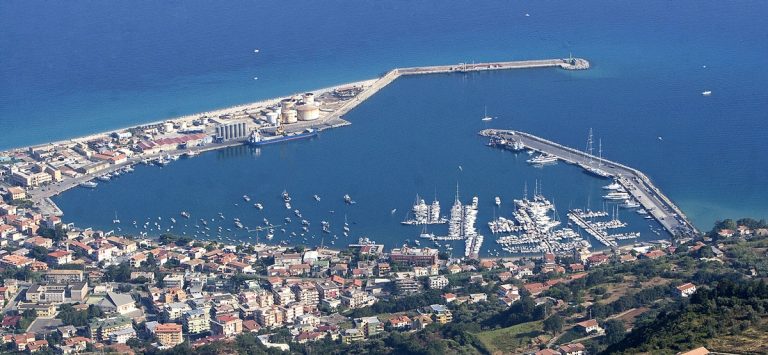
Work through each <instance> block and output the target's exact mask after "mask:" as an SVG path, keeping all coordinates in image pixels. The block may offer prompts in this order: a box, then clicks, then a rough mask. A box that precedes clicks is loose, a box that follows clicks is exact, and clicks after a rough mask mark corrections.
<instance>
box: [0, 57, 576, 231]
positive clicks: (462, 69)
mask: <svg viewBox="0 0 768 355" xmlns="http://www.w3.org/2000/svg"><path fill="white" fill-rule="evenodd" d="M550 67H551V68H560V69H564V70H584V69H588V68H589V67H590V64H589V61H587V60H586V59H582V58H562V59H542V60H525V61H506V62H487V63H473V64H467V63H458V64H455V65H438V66H423V67H409V68H395V69H392V70H390V71H388V72H386V73H385V74H384V75H382V76H381V77H377V78H372V79H367V80H360V81H355V82H347V83H342V84H339V85H334V86H329V87H325V88H320V89H315V90H311V91H303V92H304V93H313V94H314V95H316V96H320V95H321V94H325V93H329V92H333V91H334V90H335V89H339V88H350V87H359V88H360V91H359V92H358V93H357V94H356V95H355V96H352V97H349V98H347V99H341V100H339V101H337V102H335V103H333V104H337V105H339V106H337V107H335V109H333V111H326V112H327V114H326V115H324V116H322V117H321V118H318V119H316V120H311V121H298V122H296V123H289V124H283V125H281V127H284V128H285V131H286V132H288V133H295V132H300V131H303V130H305V129H315V130H317V131H323V130H325V129H329V128H337V127H342V126H346V125H349V124H351V123H350V122H348V121H345V120H344V119H343V118H342V117H343V116H344V115H345V114H346V113H348V112H349V111H351V110H353V109H354V108H355V107H357V106H358V105H360V104H361V103H363V102H364V101H365V100H367V99H368V98H370V97H371V96H373V95H375V94H376V93H377V92H378V91H379V90H381V89H383V88H385V87H387V86H388V85H389V84H390V83H392V82H393V81H395V80H396V79H398V78H400V77H401V76H415V75H429V74H444V73H462V74H466V73H471V72H478V71H495V70H509V69H526V68H550ZM292 96H293V95H291V96H281V97H274V98H270V99H265V100H260V101H255V102H250V103H246V104H240V105H235V106H230V107H225V108H221V109H215V110H211V111H205V112H199V113H195V114H189V115H184V116H178V117H175V118H167V119H164V120H161V121H154V122H149V123H141V124H138V125H134V126H130V127H124V128H120V129H114V130H109V131H104V132H99V133H94V134H90V135H86V136H81V137H74V138H69V139H66V140H60V141H55V142H49V143H44V144H39V145H30V146H24V147H20V148H13V149H8V150H3V151H0V153H13V152H22V153H23V152H25V151H28V150H30V149H34V148H44V147H69V146H71V145H74V144H77V143H83V142H88V141H91V140H94V139H101V138H105V137H111V135H112V134H115V133H119V132H125V131H128V130H131V129H136V128H140V127H146V126H152V125H158V124H163V123H166V122H173V123H190V122H192V121H195V120H198V119H200V118H204V117H207V118H218V117H221V116H223V115H230V114H236V113H240V112H245V111H246V110H248V109H254V108H264V107H267V106H269V105H274V104H275V103H278V102H280V100H282V99H285V98H290V97H292ZM267 130H269V128H267ZM246 142H247V139H244V138H239V139H234V140H229V141H225V142H220V143H209V144H206V145H203V146H199V147H192V148H181V149H179V148H176V149H173V150H170V151H163V150H161V151H160V152H159V153H138V152H137V153H136V154H135V155H134V156H131V157H130V158H128V159H126V161H124V162H121V163H115V164H111V165H108V166H107V167H106V168H103V169H100V170H97V171H94V172H90V173H83V174H82V175H80V176H74V177H68V178H64V179H62V180H61V181H58V182H55V183H51V184H48V185H47V186H46V185H43V187H40V186H37V187H34V188H31V189H27V194H28V199H29V200H30V201H32V202H33V204H34V206H35V208H37V209H38V210H39V211H40V213H41V214H43V215H53V216H62V215H64V212H63V211H62V210H61V209H60V208H59V207H58V206H57V205H56V203H55V202H53V200H52V199H51V197H53V196H56V195H59V194H61V193H64V192H66V191H67V190H69V189H71V188H74V187H78V186H79V185H80V184H81V183H83V182H86V181H90V180H92V179H94V178H95V177H97V176H101V175H104V174H109V173H112V172H114V171H117V170H121V169H123V168H125V167H127V166H131V165H134V164H138V163H140V162H146V161H148V160H149V159H156V158H158V157H162V156H164V155H170V154H174V155H176V154H179V155H180V154H184V153H187V152H196V153H201V152H207V151H212V150H217V149H221V148H227V147H231V146H236V145H242V144H244V143H246ZM9 155H10V154H9ZM38 162H39V163H43V164H45V163H47V162H46V161H39V160H38ZM8 185H10V184H8Z"/></svg>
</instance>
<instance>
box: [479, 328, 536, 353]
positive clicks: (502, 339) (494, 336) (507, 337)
mask: <svg viewBox="0 0 768 355" xmlns="http://www.w3.org/2000/svg"><path fill="white" fill-rule="evenodd" d="M543 328H544V325H543V322H542V321H535V322H528V323H522V324H518V325H514V326H511V327H508V328H501V329H496V330H489V331H485V332H480V333H476V334H475V336H476V337H477V339H478V340H479V341H480V343H481V344H482V345H483V347H484V348H485V349H486V350H488V352H490V353H492V354H510V353H519V352H521V351H522V350H523V349H527V348H528V347H529V346H530V345H531V341H532V340H534V339H535V338H536V337H539V336H545V337H546V338H549V335H546V334H545V333H544V331H543Z"/></svg>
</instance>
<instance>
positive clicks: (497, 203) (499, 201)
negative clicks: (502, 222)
mask: <svg viewBox="0 0 768 355" xmlns="http://www.w3.org/2000/svg"><path fill="white" fill-rule="evenodd" d="M494 203H495V204H496V206H501V199H500V198H499V196H496V198H495V199H494Z"/></svg>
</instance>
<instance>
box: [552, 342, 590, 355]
mask: <svg viewBox="0 0 768 355" xmlns="http://www.w3.org/2000/svg"><path fill="white" fill-rule="evenodd" d="M558 350H560V355H584V353H585V350H586V348H585V347H584V344H582V343H574V344H566V345H561V346H560V348H559V349H558Z"/></svg>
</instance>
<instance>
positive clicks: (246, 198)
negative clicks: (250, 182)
mask: <svg viewBox="0 0 768 355" xmlns="http://www.w3.org/2000/svg"><path fill="white" fill-rule="evenodd" d="M243 200H245V202H251V198H250V197H248V195H243Z"/></svg>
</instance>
